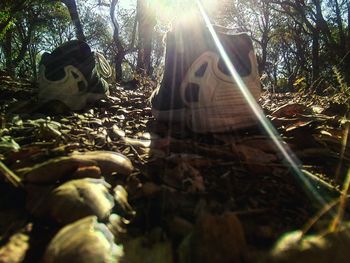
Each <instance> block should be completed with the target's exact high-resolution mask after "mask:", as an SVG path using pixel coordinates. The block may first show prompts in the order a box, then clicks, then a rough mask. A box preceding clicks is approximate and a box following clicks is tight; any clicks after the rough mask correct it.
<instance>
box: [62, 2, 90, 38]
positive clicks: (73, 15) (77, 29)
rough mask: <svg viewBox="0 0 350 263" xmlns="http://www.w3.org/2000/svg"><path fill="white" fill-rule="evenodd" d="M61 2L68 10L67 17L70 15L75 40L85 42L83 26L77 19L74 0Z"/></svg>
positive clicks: (77, 14)
mask: <svg viewBox="0 0 350 263" xmlns="http://www.w3.org/2000/svg"><path fill="white" fill-rule="evenodd" d="M61 2H62V3H64V4H65V5H66V6H67V8H68V11H69V15H70V17H71V19H72V22H73V24H74V28H75V33H76V37H77V39H79V40H82V41H86V38H85V35H84V30H83V25H82V24H81V21H80V18H79V13H78V9H77V4H76V2H75V0H61Z"/></svg>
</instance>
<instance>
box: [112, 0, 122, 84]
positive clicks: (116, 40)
mask: <svg viewBox="0 0 350 263" xmlns="http://www.w3.org/2000/svg"><path fill="white" fill-rule="evenodd" d="M117 4H118V0H112V2H111V5H110V10H109V15H110V17H111V20H112V24H113V40H114V44H115V46H116V49H117V50H116V55H115V59H114V63H115V65H114V68H115V73H116V76H115V80H116V81H118V82H119V81H121V80H122V79H123V67H122V64H123V61H124V56H125V50H124V47H123V45H122V43H121V41H120V39H119V25H118V22H117V20H116V19H115V10H116V6H117Z"/></svg>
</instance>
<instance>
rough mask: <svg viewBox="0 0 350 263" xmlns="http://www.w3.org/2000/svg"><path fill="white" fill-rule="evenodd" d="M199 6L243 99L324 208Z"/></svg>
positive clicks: (308, 192) (311, 196) (201, 5)
mask: <svg viewBox="0 0 350 263" xmlns="http://www.w3.org/2000/svg"><path fill="white" fill-rule="evenodd" d="M196 3H197V6H198V8H199V11H200V14H201V15H202V17H203V19H204V21H205V23H206V25H207V27H208V28H209V31H210V34H211V36H212V37H213V39H214V42H215V45H216V46H217V48H218V50H219V53H220V55H221V56H222V58H223V60H224V62H225V64H226V66H227V68H228V69H229V72H230V74H231V75H232V77H233V78H234V80H235V81H236V83H237V85H238V87H239V89H240V91H241V93H242V95H243V97H244V98H245V100H246V101H247V103H248V105H249V106H250V108H251V109H252V111H253V113H254V114H255V116H256V117H257V119H258V120H259V122H260V124H261V125H262V127H263V128H264V130H265V131H266V133H267V134H268V135H269V136H270V137H271V139H272V141H273V143H274V144H275V145H276V147H277V149H278V150H279V151H280V153H281V154H282V156H283V157H284V159H285V162H286V164H287V165H288V166H290V169H291V170H292V171H293V172H294V175H295V176H296V178H297V180H298V182H300V183H301V185H302V187H303V188H304V189H305V191H306V194H308V195H309V197H310V198H312V199H313V200H315V201H316V202H317V203H318V204H319V205H321V206H324V205H325V204H326V202H325V200H324V198H323V197H322V196H321V195H320V194H319V193H318V191H317V190H316V189H315V187H314V186H313V185H312V184H311V183H310V181H309V180H308V178H307V177H306V176H305V174H304V173H303V172H302V171H301V170H300V168H299V167H301V163H300V161H299V160H298V159H297V157H296V156H295V155H294V154H293V152H292V151H291V150H290V149H289V147H288V146H287V144H286V143H285V142H284V141H283V140H282V138H281V137H280V136H279V134H278V132H277V131H276V129H275V128H274V127H273V126H272V124H271V123H270V121H269V120H268V119H267V118H266V117H265V115H264V113H263V111H262V109H261V108H260V106H259V105H258V103H257V102H256V101H255V99H254V97H253V96H252V94H251V93H250V92H249V90H248V88H247V87H246V85H245V83H244V82H243V80H242V78H241V77H240V76H239V74H238V73H237V71H236V69H235V68H234V66H233V64H232V63H231V61H230V58H229V56H228V55H227V53H226V51H225V49H224V47H223V45H222V43H221V42H220V40H219V38H218V36H217V34H216V32H215V30H214V28H213V26H212V24H211V22H210V19H209V16H208V15H207V13H206V11H205V8H204V6H203V4H202V2H201V1H200V0H196Z"/></svg>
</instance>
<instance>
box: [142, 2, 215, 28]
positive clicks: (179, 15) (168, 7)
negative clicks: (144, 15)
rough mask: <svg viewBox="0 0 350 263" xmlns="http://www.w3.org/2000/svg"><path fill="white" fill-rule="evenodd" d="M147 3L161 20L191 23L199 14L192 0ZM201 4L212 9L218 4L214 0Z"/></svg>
mask: <svg viewBox="0 0 350 263" xmlns="http://www.w3.org/2000/svg"><path fill="white" fill-rule="evenodd" d="M148 3H149V6H150V8H151V9H152V10H153V13H154V14H156V15H157V18H158V19H159V20H160V21H161V22H169V23H173V22H177V23H178V22H180V23H181V22H183V23H188V24H189V25H191V21H194V20H196V19H197V18H196V17H197V16H198V15H199V13H198V8H197V5H196V2H195V1H193V0H149V2H148ZM202 4H203V5H204V7H205V8H207V9H208V10H213V11H214V10H215V9H216V8H218V6H219V4H218V1H216V0H204V1H203V2H202Z"/></svg>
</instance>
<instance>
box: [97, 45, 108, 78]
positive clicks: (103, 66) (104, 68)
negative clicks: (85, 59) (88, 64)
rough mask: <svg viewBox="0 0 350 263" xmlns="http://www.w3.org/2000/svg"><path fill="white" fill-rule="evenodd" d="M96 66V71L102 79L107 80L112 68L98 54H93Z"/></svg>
mask: <svg viewBox="0 0 350 263" xmlns="http://www.w3.org/2000/svg"><path fill="white" fill-rule="evenodd" d="M94 53H95V58H96V62H97V63H96V64H97V70H98V72H99V73H100V74H101V75H102V77H103V78H105V79H108V78H110V77H111V76H112V68H111V66H110V65H109V63H108V61H107V60H106V58H105V57H104V56H103V55H102V54H101V53H99V52H96V51H95V52H94Z"/></svg>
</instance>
